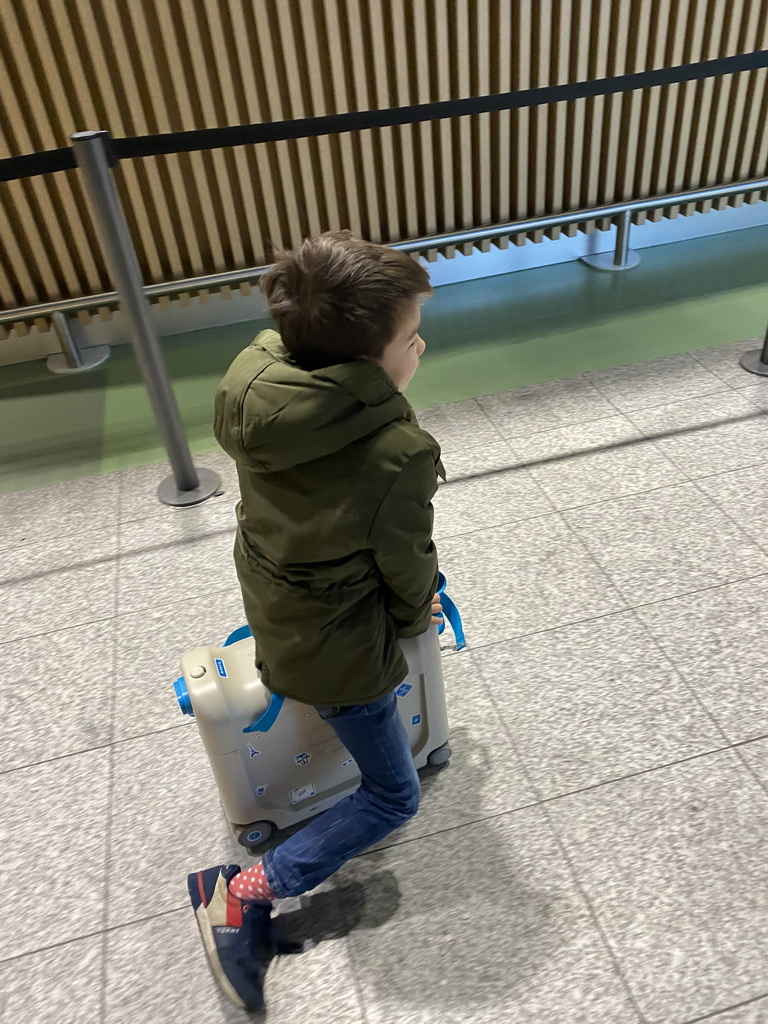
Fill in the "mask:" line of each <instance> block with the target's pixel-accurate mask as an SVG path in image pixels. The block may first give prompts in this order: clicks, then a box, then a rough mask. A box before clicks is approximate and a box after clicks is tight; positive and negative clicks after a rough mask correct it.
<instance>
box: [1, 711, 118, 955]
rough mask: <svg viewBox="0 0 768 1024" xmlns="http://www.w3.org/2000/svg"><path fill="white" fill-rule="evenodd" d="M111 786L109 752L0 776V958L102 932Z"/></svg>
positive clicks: (52, 734)
mask: <svg viewBox="0 0 768 1024" xmlns="http://www.w3.org/2000/svg"><path fill="white" fill-rule="evenodd" d="M48 733H49V737H50V742H49V750H50V752H51V754H52V755H54V754H55V752H56V746H55V719H52V720H51V722H50V723H49V728H48ZM108 783H109V751H108V750H106V749H102V750H91V751H88V752H87V753H84V754H75V755H73V756H71V757H63V758H60V759H59V760H56V761H48V762H47V763H46V764H39V765H33V766H31V767H28V768H19V769H17V770H16V771H10V772H5V773H4V774H2V775H0V807H2V809H3V813H2V826H1V831H0V843H1V845H2V851H3V857H2V862H0V897H1V898H2V902H3V927H2V929H1V930H0V959H4V958H7V957H10V956H20V955H21V954H22V953H28V952H32V951H34V950H36V949H40V948H41V947H42V946H50V945H53V944H55V943H58V942H66V941H67V940H69V939H76V938H80V937H82V936H85V935H89V934H91V933H93V932H97V931H99V930H100V929H102V928H103V927H104V901H105V873H104V869H105V853H106V817H107V795H108ZM38 910H39V911H40V912H39V913H38V912H36V911H38ZM43 922H44V927H43Z"/></svg>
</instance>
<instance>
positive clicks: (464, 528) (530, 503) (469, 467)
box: [434, 442, 552, 540]
mask: <svg viewBox="0 0 768 1024" xmlns="http://www.w3.org/2000/svg"><path fill="white" fill-rule="evenodd" d="M516 462H517V459H516V458H515V456H514V455H513V454H512V452H511V451H510V450H509V447H508V446H507V444H506V443H505V442H501V443H500V444H494V445H489V446H488V447H487V448H470V449H469V450H467V451H463V452H461V453H459V452H454V454H453V455H450V456H447V457H446V471H447V474H448V480H447V482H445V483H441V484H440V487H439V488H438V491H437V494H436V495H435V500H434V505H435V539H436V540H440V539H441V538H443V537H452V536H455V535H457V534H462V533H471V532H472V531H473V530H482V529H487V528H488V527H489V526H500V525H501V524H502V523H512V522H516V521H518V520H521V519H530V518H531V516H538V515H542V514H544V513H547V512H551V511H552V505H551V504H550V503H549V502H548V501H547V498H546V495H545V494H544V493H543V491H541V490H540V489H539V487H537V486H536V482H535V481H534V479H533V477H532V476H531V474H530V473H529V472H528V471H527V470H525V469H519V468H516Z"/></svg>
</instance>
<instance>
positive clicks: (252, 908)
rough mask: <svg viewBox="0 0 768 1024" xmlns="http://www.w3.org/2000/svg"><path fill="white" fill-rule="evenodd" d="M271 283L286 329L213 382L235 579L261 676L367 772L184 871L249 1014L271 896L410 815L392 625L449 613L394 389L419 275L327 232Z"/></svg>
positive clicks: (215, 955)
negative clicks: (234, 526)
mask: <svg viewBox="0 0 768 1024" xmlns="http://www.w3.org/2000/svg"><path fill="white" fill-rule="evenodd" d="M262 289H263V291H264V293H265V294H266V297H267V301H268V303H269V308H270V311H271V314H272V317H273V319H274V321H275V323H276V324H277V326H278V328H279V331H280V334H279V335H278V334H276V333H275V332H274V331H264V332H262V333H261V334H260V335H259V336H258V337H257V338H256V340H255V341H254V342H253V343H252V344H251V345H250V347H249V348H247V349H246V350H245V351H244V352H241V353H240V355H239V356H238V357H237V358H236V359H235V361H234V363H233V364H232V366H231V367H230V369H229V371H228V373H227V375H226V376H225V377H224V380H223V381H222V383H221V385H220V387H219V391H218V393H217V395H216V415H215V432H216V437H217V439H218V441H219V443H220V444H221V446H222V447H223V448H224V449H225V450H226V451H227V452H228V453H229V454H230V455H231V456H232V458H233V459H234V460H235V461H236V463H237V470H238V476H239V481H240V493H241V501H240V503H239V505H238V507H237V518H238V531H237V539H236V542H235V562H236V565H237V572H238V577H239V580H240V586H241V589H242V593H243V600H244V604H245V611H246V616H247V619H248V623H249V625H250V627H251V630H252V632H253V635H254V638H255V641H256V664H257V666H258V668H259V671H260V672H261V676H262V679H263V681H264V683H265V685H266V686H268V687H269V688H270V690H273V691H274V692H276V693H279V694H283V695H284V696H286V697H290V698H292V699H293V700H298V701H303V702H304V703H306V704H310V705H313V706H314V707H316V708H317V710H318V712H319V714H320V715H321V717H323V718H324V719H327V721H328V722H329V724H330V725H331V726H332V727H333V729H334V731H335V732H336V734H337V735H338V737H339V739H340V740H341V741H342V743H343V744H344V745H345V746H346V747H347V749H348V750H349V752H350V754H351V755H352V757H354V758H355V760H356V762H357V765H358V768H359V770H360V773H361V776H362V781H361V785H360V788H359V789H358V790H357V792H356V793H354V794H352V795H351V796H348V797H346V798H345V799H343V800H341V801H340V802H339V803H338V804H336V806H335V807H332V808H331V809H330V810H328V811H326V812H325V813H324V814H321V815H320V816H319V817H318V818H316V819H315V820H314V821H312V822H310V823H309V824H308V825H307V826H306V827H305V828H303V829H302V830H301V831H299V832H298V833H296V834H295V835H293V836H291V837H290V838H289V839H287V840H286V841H285V842H284V843H282V845H280V846H278V847H277V848H276V849H274V850H270V851H269V852H268V853H267V854H265V856H264V858H263V859H262V860H261V862H260V863H258V864H256V865H254V866H253V867H251V868H249V869H247V870H245V871H240V868H239V867H238V866H237V865H234V864H230V865H225V866H219V867H214V868H209V869H208V870H206V871H200V872H197V873H196V874H192V875H189V877H188V886H189V893H190V898H191V900H192V905H193V907H194V909H195V913H196V916H197V920H198V924H199V925H200V930H201V934H202V937H203V942H204V945H205V949H206V953H207V954H208V958H209V960H210V963H211V967H212V969H213V973H214V976H215V977H216V979H217V981H218V982H219V984H220V985H221V987H222V989H223V990H224V992H225V993H226V994H227V995H228V996H229V997H230V998H231V999H232V1000H233V1001H234V1002H235V1003H237V1004H238V1005H240V1006H243V1007H246V1008H248V1009H251V1010H258V1009H261V1008H262V1007H263V1005H264V1004H263V977H264V969H265V967H266V965H267V963H268V961H269V958H270V956H271V955H273V954H274V953H275V952H283V951H286V950H285V949H284V946H283V945H282V944H281V942H280V940H279V939H278V938H277V937H276V935H275V933H274V932H273V926H272V921H271V919H270V913H271V904H272V901H273V900H275V899H279V898H282V897H287V896H298V895H300V894H301V893H304V892H307V891H309V890H311V889H313V888H315V887H316V886H317V885H319V884H320V883H321V882H323V881H324V880H325V879H326V878H328V877H329V876H330V875H332V874H333V873H334V872H335V871H336V870H338V868H340V867H341V865H342V864H344V863H345V861H347V860H349V858H351V857H353V856H355V855H356V854H358V853H360V852H361V851H362V850H365V849H366V848H367V847H369V846H372V845H373V844H374V843H376V842H378V841H379V840H381V839H383V838H384V836H386V835H387V834H388V833H389V832H391V831H392V830H393V829H395V828H398V827H399V826H400V825H402V824H403V823H404V822H406V821H407V820H408V819H409V818H411V817H412V816H413V815H414V814H415V813H416V811H417V809H418V804H419V780H418V776H417V774H416V770H415V768H414V766H413V760H412V758H411V752H410V748H409V745H408V740H407V738H406V733H405V729H404V727H403V725H402V723H401V721H400V717H399V714H398V711H397V699H396V697H395V694H394V690H395V688H396V687H397V686H399V685H400V683H401V682H402V681H403V679H404V678H405V676H406V674H407V667H406V663H405V659H404V657H403V655H402V653H401V650H400V646H399V644H398V638H399V637H413V636H418V635H419V634H421V633H423V632H425V631H426V630H427V629H428V628H429V626H430V624H431V623H432V622H434V621H436V619H435V616H436V615H437V614H438V613H439V612H440V610H441V609H440V604H439V598H438V597H437V596H436V594H435V591H436V589H437V554H436V551H435V546H434V544H433V542H432V504H431V502H432V498H433V496H434V494H435V491H436V489H437V476H438V474H442V466H441V463H440V449H439V447H438V445H437V442H436V441H435V440H434V439H433V438H432V437H430V435H429V434H427V433H425V432H424V431H423V430H421V429H420V428H419V426H418V424H417V422H416V417H415V415H414V413H413V410H412V409H411V407H410V405H409V404H408V402H407V401H406V399H405V398H404V397H403V395H402V392H403V391H404V390H405V388H406V386H407V385H408V383H409V381H410V380H411V378H412V377H413V375H414V373H415V372H416V369H417V367H418V365H419V359H420V357H421V355H422V353H423V352H424V349H425V345H424V342H423V341H422V339H421V338H420V337H419V322H420V302H421V300H422V299H423V298H425V297H427V296H428V295H429V294H430V293H431V291H432V289H431V286H430V284H429V278H428V275H427V273H426V271H425V270H424V269H423V268H422V267H421V266H420V265H419V264H418V263H416V262H415V261H414V260H412V259H411V258H410V257H409V256H407V255H405V254H404V253H399V252H395V251H393V250H391V249H387V248H385V247H384V246H380V245H374V244H372V243H369V242H364V241H361V240H360V239H357V238H354V237H353V236H352V235H351V234H350V233H349V232H329V233H327V234H324V235H320V236H317V237H315V238H309V239H307V240H306V241H305V242H304V243H303V244H302V245H301V246H300V248H299V249H298V250H297V251H296V252H291V253H283V254H281V255H280V256H279V257H278V259H277V262H276V263H275V265H274V266H273V267H272V269H271V270H270V271H269V272H268V273H267V274H266V275H265V277H264V278H263V280H262Z"/></svg>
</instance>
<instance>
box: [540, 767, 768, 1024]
mask: <svg viewBox="0 0 768 1024" xmlns="http://www.w3.org/2000/svg"><path fill="white" fill-rule="evenodd" d="M549 813H550V815H551V817H552V819H553V821H554V823H555V827H556V828H557V831H558V832H559V834H560V836H561V837H562V839H563V841H564V843H565V845H566V848H567V850H568V853H569V856H570V858H571V861H572V863H573V865H574V869H575V871H576V874H577V876H578V878H579V880H580V882H581V885H582V886H583V888H584V891H585V893H586V895H587V898H588V899H589V900H590V902H591V903H592V906H593V907H594V909H595V912H596V914H597V919H598V921H599V922H600V925H601V927H602V929H603V931H604V933H605V935H606V937H607V939H608V942H609V943H610V944H611V947H612V948H613V950H614V952H615V954H616V956H617V959H618V964H619V967H620V969H621V971H622V972H623V974H624V976H625V977H626V979H627V981H628V983H629V986H630V988H631V989H632V991H633V992H634V994H635V998H636V999H637V1002H638V1004H639V1006H640V1009H641V1010H642V1012H643V1015H644V1016H645V1018H646V1019H647V1020H651V1021H664V1024H683V1022H687V1021H692V1020H698V1019H699V1018H700V1017H703V1016H704V1015H705V1014H710V1013H713V1012H715V1011H716V1010H718V1009H727V1008H728V1007H730V1006H733V1005H734V1004H737V1003H739V1002H742V1001H744V1000H747V999H753V998H755V997H757V996H762V995H764V993H765V947H766V943H768V888H767V887H766V885H765V848H766V843H767V842H768V794H767V793H766V792H765V791H764V790H763V789H762V788H761V787H760V786H759V785H758V783H757V782H756V781H755V779H754V778H753V777H752V776H751V774H750V772H749V771H748V770H747V768H746V767H744V765H743V764H742V763H741V761H740V760H739V758H738V757H737V756H736V754H735V753H733V752H732V751H725V752H722V753H716V754H709V755H707V756H704V757H699V758H696V759H695V760H692V761H687V762H685V763H683V764H677V765H673V766H671V767H669V768H662V769H660V770H659V771H655V772H649V773H648V774H646V775H642V776H639V777H638V778H634V779H624V780H622V781H621V782H616V783H612V784H610V785H606V786H601V787H599V788H597V789H593V790H590V791H588V792H586V793H580V794H575V795H572V796H567V797H564V798H562V799H560V800H556V801H554V802H552V803H551V804H549Z"/></svg>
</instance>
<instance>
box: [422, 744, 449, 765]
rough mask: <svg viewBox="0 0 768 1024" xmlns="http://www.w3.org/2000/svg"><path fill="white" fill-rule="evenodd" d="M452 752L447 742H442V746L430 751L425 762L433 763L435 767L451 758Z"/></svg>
mask: <svg viewBox="0 0 768 1024" xmlns="http://www.w3.org/2000/svg"><path fill="white" fill-rule="evenodd" d="M452 753H453V751H452V750H451V748H450V747H449V746H448V744H447V743H444V744H443V746H442V747H438V748H437V750H433V751H432V753H431V754H430V755H429V757H428V758H427V763H428V764H431V765H434V766H435V767H438V766H439V765H442V764H448V762H449V761H450V760H451V754H452Z"/></svg>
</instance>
